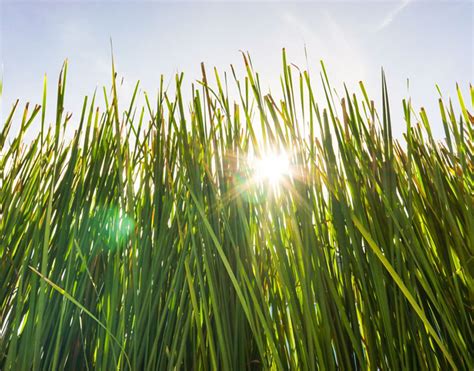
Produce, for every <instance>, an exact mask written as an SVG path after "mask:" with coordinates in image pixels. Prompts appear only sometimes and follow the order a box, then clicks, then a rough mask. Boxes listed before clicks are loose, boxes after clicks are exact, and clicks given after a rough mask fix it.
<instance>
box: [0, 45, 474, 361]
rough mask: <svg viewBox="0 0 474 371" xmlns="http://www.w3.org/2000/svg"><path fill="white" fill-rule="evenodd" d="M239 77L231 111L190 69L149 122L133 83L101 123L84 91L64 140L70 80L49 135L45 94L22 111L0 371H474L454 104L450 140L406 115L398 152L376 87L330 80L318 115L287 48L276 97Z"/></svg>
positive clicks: (108, 106)
mask: <svg viewBox="0 0 474 371" xmlns="http://www.w3.org/2000/svg"><path fill="white" fill-rule="evenodd" d="M244 62H245V66H246V76H245V77H244V78H243V79H239V78H238V77H237V76H236V74H235V72H234V70H233V69H232V75H231V78H233V79H234V80H235V81H234V84H235V86H236V88H237V92H238V94H237V97H238V99H237V101H233V100H232V99H231V97H229V95H228V94H227V76H226V78H225V79H222V76H220V75H219V74H218V73H217V72H215V74H214V76H213V77H212V79H211V78H210V77H209V76H206V71H205V69H204V67H203V78H202V81H201V82H200V83H199V84H197V85H193V86H192V97H191V99H190V100H188V101H187V102H185V101H184V99H183V91H184V87H183V86H182V82H183V76H182V75H177V76H176V80H175V87H174V90H175V92H174V93H170V92H169V91H167V90H166V89H165V88H164V85H163V80H162V83H161V85H160V87H159V91H158V94H157V97H156V98H155V99H153V100H152V99H151V98H150V97H149V96H148V95H144V105H143V106H141V105H140V104H139V103H138V100H139V98H140V97H139V95H140V94H139V93H138V91H139V90H138V84H137V86H136V89H135V91H134V93H133V96H132V98H131V101H130V102H129V103H128V104H127V106H126V107H127V108H126V109H125V110H123V109H121V107H122V105H120V106H119V102H118V99H117V86H116V79H115V76H116V73H115V68H114V67H113V71H112V76H113V79H112V82H113V84H112V89H111V92H110V94H109V93H108V92H107V91H106V90H104V98H105V99H104V101H105V108H104V109H103V110H102V111H101V110H99V108H98V104H97V103H96V101H98V97H97V96H96V94H94V95H93V96H92V97H91V99H89V98H88V97H86V98H85V99H84V105H83V109H82V112H80V113H79V116H78V117H77V118H78V120H74V122H75V124H74V125H75V127H76V128H77V130H76V131H75V134H74V135H73V136H72V138H71V139H69V140H67V141H66V140H64V139H63V133H64V128H65V127H66V126H68V125H71V121H72V119H71V117H72V116H71V115H69V114H66V113H65V111H64V96H65V88H66V71H67V64H65V66H64V68H63V70H62V72H61V75H60V79H59V84H58V92H57V107H56V122H55V124H54V125H53V126H52V127H49V126H48V125H47V123H46V118H45V117H46V115H45V110H46V106H45V102H46V90H47V89H46V83H45V88H44V100H43V104H42V105H41V106H39V105H37V106H35V107H34V108H32V107H31V106H28V105H26V107H25V109H24V111H23V114H22V115H21V116H18V113H17V111H18V110H19V107H18V102H17V103H15V105H14V106H13V108H12V110H11V112H10V113H9V114H8V115H7V117H6V118H5V119H4V123H3V128H2V132H1V137H0V153H1V163H0V165H1V170H2V174H1V182H2V186H1V191H0V202H1V207H2V209H1V213H2V214H1V217H2V219H1V233H0V257H1V263H0V282H1V283H2V284H1V286H0V318H1V321H0V323H1V325H0V368H1V369H4V370H23V369H58V368H61V369H63V368H65V369H92V368H98V369H104V370H108V369H114V368H118V369H133V370H139V369H157V370H158V369H159V370H165V369H176V368H179V369H195V370H208V369H222V370H251V369H276V370H280V369H303V370H304V369H307V370H314V369H318V368H319V369H328V370H330V369H430V370H434V369H466V370H467V369H472V368H473V367H474V361H473V356H472V349H473V348H474V344H473V340H472V339H473V338H474V336H473V316H472V309H473V298H474V295H473V287H474V285H473V272H474V261H473V242H474V217H473V191H474V189H473V188H474V187H473V185H474V181H473V127H472V124H473V118H472V116H471V115H470V113H469V112H468V110H467V108H466V104H465V103H464V101H463V97H462V96H461V94H460V93H459V96H458V102H459V106H460V109H458V110H456V109H455V108H454V105H453V103H452V102H451V101H449V102H448V104H446V102H444V101H443V100H440V105H439V107H440V117H441V122H442V124H443V125H444V129H445V135H446V139H445V140H444V141H442V142H437V141H435V139H434V138H433V136H432V135H431V129H430V128H431V126H430V125H431V124H430V122H429V121H428V117H427V115H426V113H425V112H424V111H423V109H422V110H421V111H420V112H419V114H416V112H415V111H414V109H413V108H412V106H411V103H410V101H409V100H408V101H403V108H404V114H405V124H406V131H405V134H404V140H403V141H401V142H399V141H397V140H395V139H394V138H393V137H392V129H391V125H392V123H391V117H390V110H389V100H388V94H387V87H386V82H385V77H384V76H382V109H381V111H380V112H379V113H378V112H377V111H376V110H375V108H374V106H375V105H374V102H373V101H371V100H369V98H368V95H367V92H366V91H365V88H364V86H363V84H362V83H361V85H360V88H361V91H360V94H359V95H356V94H352V95H351V94H349V92H348V91H347V90H346V91H345V92H344V93H345V94H344V97H343V98H342V99H339V98H338V97H337V96H335V95H334V94H333V92H332V89H331V87H330V85H329V82H328V78H327V75H326V72H325V70H324V66H322V74H321V78H322V85H321V88H322V91H323V92H324V94H325V97H326V101H325V102H316V100H315V91H314V89H315V88H316V84H315V83H314V82H312V80H311V77H310V75H309V74H308V73H307V72H302V71H299V70H295V69H293V68H292V67H290V65H288V64H287V62H286V57H285V55H284V54H283V74H282V77H281V83H282V97H283V98H282V99H281V100H277V98H276V97H272V96H271V95H264V93H263V92H262V90H261V88H260V84H259V78H258V74H257V73H255V71H254V70H253V68H252V64H251V61H250V59H249V57H248V56H246V55H244ZM210 80H212V83H211V82H210ZM458 91H459V89H458ZM470 94H471V97H470V98H471V102H474V89H472V87H471V88H470ZM336 102H337V103H336ZM120 104H122V102H120ZM473 104H474V103H473ZM19 117H21V119H19ZM18 119H19V121H17V122H20V125H19V126H20V130H19V131H18V133H17V134H16V135H15V136H14V137H13V139H12V140H11V141H7V138H8V137H9V134H8V133H9V130H10V128H11V127H12V125H17V124H13V123H14V122H15V120H18ZM33 123H35V125H36V126H37V127H39V126H40V127H41V130H40V131H39V133H38V135H37V136H36V138H35V139H34V140H33V141H32V142H31V143H29V144H28V145H26V144H25V143H23V139H22V138H23V135H24V133H25V131H26V130H27V129H28V127H30V126H31V125H32V124H33ZM269 152H276V153H280V154H282V153H284V154H286V155H285V156H286V159H285V161H287V162H288V164H287V167H288V170H287V171H286V172H285V173H282V174H280V176H279V178H278V182H276V183H273V184H269V182H268V181H266V180H265V179H260V178H258V179H260V180H258V181H256V179H257V178H256V177H255V175H256V174H255V170H254V166H253V162H254V161H253V160H252V158H254V159H257V160H258V159H259V158H262V157H264V156H265V153H269ZM257 160H256V161H257ZM275 171H277V170H275ZM265 173H266V172H265Z"/></svg>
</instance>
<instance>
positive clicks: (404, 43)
mask: <svg viewBox="0 0 474 371" xmlns="http://www.w3.org/2000/svg"><path fill="white" fill-rule="evenodd" d="M473 4H474V3H473V2H471V1H449V2H441V1H423V2H420V1H415V0H412V1H371V2H368V1H333V2H321V1H314V2H274V1H265V2H253V1H246V2H227V1H215V2H201V1H188V2H153V1H148V2H142V1H128V2H126V1H121V2H112V1H100V2H90V1H88V2H83V1H60V2H59V1H49V2H43V1H36V2H24V1H23V2H18V1H2V2H1V13H0V15H1V48H0V50H1V61H2V69H3V82H4V92H3V97H2V104H3V105H4V108H3V113H2V122H3V119H4V116H5V112H6V111H9V107H10V106H11V105H12V103H13V102H14V100H15V99H16V98H20V99H21V103H22V104H24V103H26V102H27V101H31V102H33V103H40V101H41V93H42V80H43V76H44V74H45V73H46V74H47V75H48V80H49V85H50V91H49V103H48V104H49V107H51V108H50V111H52V110H53V109H54V106H55V102H54V94H55V86H54V85H55V84H56V82H57V76H58V73H59V71H60V68H61V65H62V62H63V60H64V59H65V58H68V59H69V73H68V83H67V85H68V86H67V93H66V94H67V97H66V109H67V110H69V111H72V112H74V115H73V117H74V118H75V120H76V121H74V120H73V123H74V122H77V120H78V119H79V117H78V116H79V115H80V105H81V103H82V99H83V96H84V95H91V94H92V93H93V91H94V89H95V87H96V86H98V87H102V86H103V85H106V86H110V81H111V73H110V71H111V69H110V66H111V64H110V61H111V58H110V44H109V39H110V37H112V39H113V43H114V55H115V59H116V64H117V69H118V73H119V75H120V76H124V77H125V85H124V87H123V92H122V93H123V94H122V95H123V96H127V94H129V93H130V92H131V89H132V87H133V85H134V83H135V82H136V80H138V79H140V80H141V82H142V83H141V86H142V89H144V90H146V91H149V92H154V91H156V89H157V87H158V82H159V76H160V74H162V73H163V74H164V75H165V76H166V77H168V78H169V77H172V76H173V74H174V73H175V72H176V71H184V72H185V76H186V81H187V82H188V83H190V82H192V81H193V80H195V79H198V78H199V77H200V62H201V61H204V62H205V63H206V65H207V66H208V68H209V69H210V68H211V67H213V66H217V67H218V69H219V70H221V71H224V70H227V71H229V68H228V66H229V64H234V65H236V66H237V67H239V69H238V70H239V71H241V72H242V74H243V70H242V67H243V63H242V59H241V56H240V54H239V50H245V51H249V52H250V54H251V56H252V61H253V63H254V67H255V68H256V70H258V71H259V72H260V73H261V75H262V76H261V78H262V83H263V84H262V85H263V86H264V87H268V88H269V89H271V90H272V91H273V92H277V89H278V86H279V85H278V84H279V82H278V81H279V80H278V78H279V73H280V69H281V48H282V47H285V48H286V49H287V53H288V56H289V59H290V61H291V62H294V63H296V64H297V65H299V66H301V67H302V68H306V67H307V66H308V67H309V68H310V71H312V74H313V76H314V78H317V77H318V73H319V60H320V59H323V60H324V61H325V64H326V66H327V68H328V72H329V75H330V80H331V81H332V83H333V87H335V88H336V90H338V91H339V92H340V93H342V92H343V91H342V82H343V81H345V82H346V83H347V85H348V87H349V88H350V89H357V84H358V81H359V80H363V81H364V82H365V83H366V85H367V87H368V90H369V95H371V97H372V98H374V99H376V100H377V101H379V102H380V94H381V93H380V68H381V67H382V66H383V67H384V69H385V71H386V73H387V78H388V85H389V95H390V99H391V106H392V107H393V120H394V126H395V133H396V134H397V135H399V134H400V133H401V132H402V129H403V125H404V124H403V120H402V117H401V112H402V111H401V99H402V98H403V97H406V96H408V95H410V96H411V97H412V100H413V104H414V105H415V106H416V107H418V106H421V105H423V106H424V107H426V109H427V111H428V114H429V116H430V118H431V119H432V121H433V123H434V125H435V127H434V133H435V135H436V136H437V137H438V138H442V136H443V134H442V133H443V131H442V124H441V122H440V121H439V118H438V115H437V113H438V111H437V99H438V93H437V91H436V89H435V84H436V83H438V84H439V85H440V87H441V89H442V92H443V95H445V96H451V97H453V98H455V84H456V82H458V83H459V84H460V85H461V87H462V89H463V92H464V94H465V96H466V98H467V94H468V87H469V83H470V82H472V80H473V76H474V72H473V65H474V63H473V60H474V58H473V50H474V46H473V38H474V36H473V34H474V25H473V12H474V5H473ZM305 45H306V48H307V51H308V62H307V61H306V59H305V56H304V46H305ZM242 74H241V75H242ZM407 78H409V79H410V91H409V93H408V92H407V84H406V79H407ZM20 116H21V115H20V114H17V119H16V121H15V125H16V126H18V125H19V124H20V123H19V120H20V119H21V117H20ZM31 130H32V131H33V133H34V131H35V130H37V128H35V127H33V128H32V129H31Z"/></svg>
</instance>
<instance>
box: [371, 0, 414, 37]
mask: <svg viewBox="0 0 474 371" xmlns="http://www.w3.org/2000/svg"><path fill="white" fill-rule="evenodd" d="M412 1H413V0H402V1H401V3H400V4H398V5H397V6H396V7H395V8H393V9H392V11H390V12H389V13H388V14H387V16H386V17H385V18H384V19H383V20H382V22H380V24H379V25H378V27H377V29H376V31H381V30H383V29H384V28H386V27H388V26H389V25H390V24H391V23H392V22H393V21H394V20H395V18H396V17H397V16H398V15H399V14H400V13H401V12H402V11H403V9H405V8H406V7H407V6H408V5H410V3H411V2H412Z"/></svg>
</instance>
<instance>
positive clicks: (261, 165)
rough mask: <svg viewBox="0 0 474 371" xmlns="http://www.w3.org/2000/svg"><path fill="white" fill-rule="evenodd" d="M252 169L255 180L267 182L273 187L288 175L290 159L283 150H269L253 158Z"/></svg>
mask: <svg viewBox="0 0 474 371" xmlns="http://www.w3.org/2000/svg"><path fill="white" fill-rule="evenodd" d="M253 169H254V178H255V180H256V181H257V182H267V183H268V184H269V185H271V186H274V187H275V186H277V185H278V184H280V183H281V181H282V180H283V179H284V177H285V176H289V175H290V160H289V158H288V155H287V154H286V153H285V152H269V153H266V154H264V155H263V156H261V157H260V158H256V159H254V163H253Z"/></svg>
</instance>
